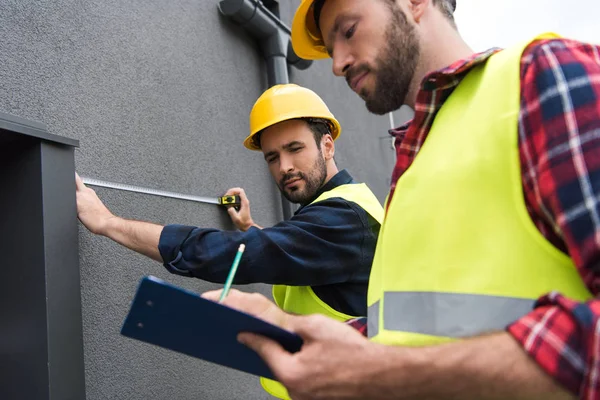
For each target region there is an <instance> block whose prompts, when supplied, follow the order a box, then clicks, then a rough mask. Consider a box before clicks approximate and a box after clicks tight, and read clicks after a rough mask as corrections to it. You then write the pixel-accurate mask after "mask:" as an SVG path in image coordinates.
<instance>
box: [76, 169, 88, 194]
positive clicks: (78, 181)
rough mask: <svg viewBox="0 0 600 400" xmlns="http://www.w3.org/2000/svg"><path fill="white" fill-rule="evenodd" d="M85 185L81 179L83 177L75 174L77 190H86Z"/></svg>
mask: <svg viewBox="0 0 600 400" xmlns="http://www.w3.org/2000/svg"><path fill="white" fill-rule="evenodd" d="M85 187H86V186H85V184H84V183H83V180H82V179H81V177H80V176H79V174H78V173H77V172H75V189H76V190H81V189H85Z"/></svg>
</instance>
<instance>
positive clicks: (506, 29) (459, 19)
mask: <svg viewBox="0 0 600 400" xmlns="http://www.w3.org/2000/svg"><path fill="white" fill-rule="evenodd" d="M456 3H457V6H456V13H455V18H456V23H457V25H458V29H459V31H460V33H461V34H462V36H463V37H464V38H465V40H466V41H467V43H468V44H469V45H470V46H471V48H472V49H473V50H474V51H482V50H485V49H488V48H490V47H507V46H509V45H511V44H514V43H517V42H519V41H521V40H525V39H529V38H531V37H533V36H535V35H536V34H539V33H542V32H547V31H554V32H556V33H558V34H560V35H562V36H564V37H568V38H571V39H577V40H582V41H588V42H593V43H597V44H600V0H457V1H456Z"/></svg>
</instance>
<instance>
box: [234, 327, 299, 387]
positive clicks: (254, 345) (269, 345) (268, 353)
mask: <svg viewBox="0 0 600 400" xmlns="http://www.w3.org/2000/svg"><path fill="white" fill-rule="evenodd" d="M238 341H239V342H240V343H242V344H243V345H245V346H248V347H249V348H250V349H252V350H254V351H255V352H256V353H257V354H258V355H259V356H260V357H261V358H262V359H263V360H264V361H265V362H266V363H267V365H268V366H269V368H270V369H271V371H273V374H274V375H275V376H276V377H278V378H279V377H281V375H282V373H284V372H285V370H286V369H287V368H288V367H289V365H290V362H291V361H292V355H291V354H290V353H288V352H287V351H286V350H284V349H283V347H281V345H280V344H279V343H277V342H275V341H273V340H271V339H268V338H266V337H264V336H260V335H255V334H253V333H240V334H239V335H238Z"/></svg>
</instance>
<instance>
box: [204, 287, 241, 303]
mask: <svg viewBox="0 0 600 400" xmlns="http://www.w3.org/2000/svg"><path fill="white" fill-rule="evenodd" d="M235 290H236V289H231V291H230V292H229V293H230V294H231V293H232V292H234V291H235ZM222 291H223V289H218V290H210V291H208V292H204V293H202V295H201V296H200V297H203V298H205V299H207V300H211V301H218V300H219V297H221V292H222Z"/></svg>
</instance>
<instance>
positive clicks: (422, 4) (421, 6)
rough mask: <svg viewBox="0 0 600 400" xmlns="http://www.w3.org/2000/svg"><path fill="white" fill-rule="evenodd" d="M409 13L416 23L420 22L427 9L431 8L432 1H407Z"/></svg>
mask: <svg viewBox="0 0 600 400" xmlns="http://www.w3.org/2000/svg"><path fill="white" fill-rule="evenodd" d="M408 7H409V12H410V14H411V15H412V18H413V20H414V21H415V22H416V23H419V22H421V18H423V15H424V14H425V11H426V10H427V8H428V7H433V0H409V1H408Z"/></svg>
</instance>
